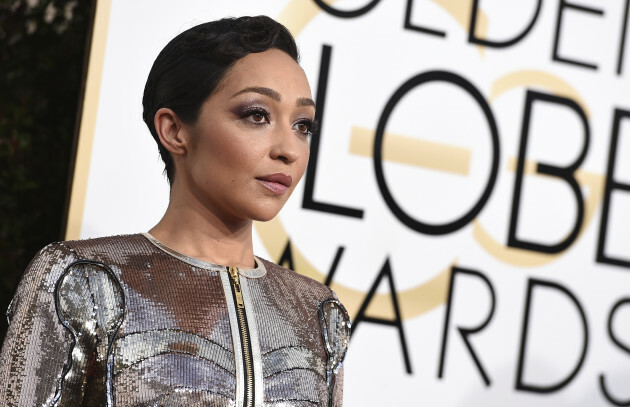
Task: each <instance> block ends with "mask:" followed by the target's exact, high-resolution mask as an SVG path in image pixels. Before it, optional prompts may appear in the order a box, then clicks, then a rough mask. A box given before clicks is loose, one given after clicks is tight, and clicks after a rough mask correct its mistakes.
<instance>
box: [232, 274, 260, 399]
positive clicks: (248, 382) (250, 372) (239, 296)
mask: <svg viewBox="0 0 630 407" xmlns="http://www.w3.org/2000/svg"><path fill="white" fill-rule="evenodd" d="M228 272H229V273H230V278H231V279H232V288H233V290H234V297H235V298H236V315H237V316H238V329H239V332H240V335H241V350H242V352H243V361H244V364H245V394H244V396H243V398H244V405H245V406H246V407H254V366H253V363H252V345H251V341H250V338H249V330H248V329H247V318H246V316H245V302H244V301H243V291H242V290H241V278H240V277H239V274H238V268H237V267H229V268H228Z"/></svg>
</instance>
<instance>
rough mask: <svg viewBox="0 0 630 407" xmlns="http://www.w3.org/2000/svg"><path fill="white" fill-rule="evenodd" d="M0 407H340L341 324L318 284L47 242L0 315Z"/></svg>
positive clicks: (150, 249) (136, 250)
mask: <svg viewBox="0 0 630 407" xmlns="http://www.w3.org/2000/svg"><path fill="white" fill-rule="evenodd" d="M7 316H8V318H9V330H8V332H7V336H6V339H5V341H4V344H3V346H2V351H1V353H0V405H1V406H7V407H8V406H42V405H44V406H114V405H115V406H246V407H249V406H270V407H271V406H274V407H284V406H287V407H289V406H300V407H301V406H305V407H306V406H308V407H311V406H326V407H328V406H341V398H342V369H341V362H342V361H343V358H344V355H345V352H346V349H347V344H348V340H349V332H350V322H349V319H348V315H347V313H346V311H345V309H344V308H343V306H342V305H341V304H340V303H339V301H338V300H337V299H336V297H335V295H334V294H333V292H332V291H331V290H330V289H329V288H328V287H326V286H324V285H322V284H320V283H317V282H315V281H313V280H311V279H309V278H307V277H304V276H301V275H299V274H297V273H295V272H293V271H290V270H287V269H285V268H282V267H280V266H278V265H275V264H273V263H271V262H268V261H265V260H262V259H258V258H256V268H254V269H251V270H243V269H237V268H231V267H225V266H220V265H217V264H211V263H207V262H203V261H201V260H197V259H194V258H191V257H188V256H185V255H183V254H181V253H177V252H175V251H173V250H171V249H169V248H167V247H165V246H163V245H162V244H161V243H160V242H158V241H157V240H155V239H154V238H153V237H152V236H150V235H148V234H144V235H143V234H137V235H128V236H116V237H106V238H99V239H90V240H80V241H73V242H61V243H54V244H51V245H49V246H47V247H46V248H44V249H43V250H42V251H41V252H40V253H39V254H38V255H37V256H36V257H35V259H33V261H32V262H31V264H30V265H29V267H28V269H27V270H26V272H25V274H24V276H23V278H22V281H21V283H20V286H19V288H18V291H17V293H16V295H15V297H14V299H13V301H12V303H11V306H10V307H9V310H8V312H7Z"/></svg>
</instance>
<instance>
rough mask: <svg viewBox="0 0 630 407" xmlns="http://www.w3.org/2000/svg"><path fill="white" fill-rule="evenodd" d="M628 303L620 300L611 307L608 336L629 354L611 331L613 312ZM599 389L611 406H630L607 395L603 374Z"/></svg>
mask: <svg viewBox="0 0 630 407" xmlns="http://www.w3.org/2000/svg"><path fill="white" fill-rule="evenodd" d="M629 303H630V298H622V299H621V300H619V301H617V302H616V303H615V305H614V306H613V309H612V311H610V315H609V316H608V335H610V339H611V340H612V341H613V342H614V343H615V345H617V346H619V347H620V348H621V349H623V350H625V351H626V352H627V353H630V347H628V346H626V345H624V344H623V343H621V342H620V341H619V340H618V339H617V338H615V334H614V333H613V329H612V321H613V317H614V315H615V312H617V308H619V307H621V306H622V305H625V304H629ZM599 387H600V388H601V389H602V393H604V397H606V400H608V401H610V402H611V403H612V404H614V405H616V406H630V399H629V400H625V401H619V400H617V399H615V398H613V396H611V395H610V393H608V390H606V383H605V382H604V375H603V374H601V375H599Z"/></svg>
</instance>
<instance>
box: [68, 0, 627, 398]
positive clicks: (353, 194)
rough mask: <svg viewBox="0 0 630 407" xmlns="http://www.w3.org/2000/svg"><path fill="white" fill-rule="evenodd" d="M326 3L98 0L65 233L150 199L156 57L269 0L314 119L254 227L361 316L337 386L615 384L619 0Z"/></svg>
mask: <svg viewBox="0 0 630 407" xmlns="http://www.w3.org/2000/svg"><path fill="white" fill-rule="evenodd" d="M327 3H328V4H330V6H329V7H333V8H334V9H333V10H328V11H326V10H322V8H321V7H320V6H319V5H318V4H316V2H315V1H313V0H273V1H271V0H270V1H254V0H231V1H208V0H186V1H177V2H174V1H166V0H160V1H157V0H144V1H140V0H135V1H124V0H109V1H106V0H99V1H98V13H97V24H96V27H95V34H94V39H93V47H92V54H91V58H90V67H89V78H88V89H87V93H86V99H85V106H84V112H83V122H82V129H81V134H80V145H79V155H78V157H77V169H76V174H75V183H74V186H73V195H72V203H71V208H70V220H69V224H68V238H78V237H81V238H86V237H94V236H102V235H110V234H121V233H135V232H139V231H146V230H148V229H149V228H150V227H151V226H152V225H154V224H155V223H156V222H157V221H158V220H159V218H160V217H161V214H162V213H163V211H164V209H165V208H166V204H167V199H168V186H167V182H166V180H165V178H164V177H163V175H162V169H163V166H162V164H161V162H160V161H159V155H158V152H157V148H156V146H155V143H154V141H153V139H152V138H151V136H150V134H149V132H148V130H147V129H146V127H145V125H144V123H143V122H142V118H141V112H142V107H141V99H142V92H143V87H144V83H145V81H146V77H147V74H148V71H149V69H150V67H151V64H152V62H153V60H154V59H155V57H156V56H157V54H158V52H159V51H160V50H161V49H162V47H163V46H164V45H165V44H166V43H167V42H168V41H169V40H170V39H171V38H172V37H174V36H175V35H177V34H178V33H180V32H181V31H183V30H185V29H187V28H189V27H191V26H193V25H196V24H198V23H201V22H205V21H208V20H213V19H217V18H220V17H224V16H239V15H256V14H266V15H269V16H271V17H274V18H276V19H278V20H279V21H281V22H282V23H284V24H285V25H287V26H288V27H289V28H290V29H291V31H292V32H293V33H294V35H295V36H296V39H297V42H298V45H299V48H300V51H301V55H302V66H303V68H304V69H305V71H306V73H307V76H308V78H309V81H310V83H311V87H312V90H313V96H314V97H317V98H318V104H319V105H320V111H319V114H320V115H322V117H321V119H322V129H321V135H320V137H319V139H318V140H314V141H315V143H318V145H317V146H316V145H312V161H313V159H314V160H315V164H316V168H309V171H310V172H311V180H310V182H305V181H302V184H301V185H300V186H298V188H297V190H296V191H295V193H294V195H293V197H292V198H291V199H290V200H289V203H288V204H287V206H286V207H285V209H284V210H283V212H282V213H281V214H280V215H279V216H278V217H277V218H276V219H274V220H273V221H271V222H269V223H267V224H259V225H257V226H256V236H255V245H256V247H255V248H256V252H257V253H258V254H259V255H261V256H262V257H267V258H270V259H272V260H274V261H279V260H280V259H281V258H283V259H284V260H285V262H284V264H285V265H292V266H293V267H294V268H295V269H296V271H298V272H300V273H303V274H307V275H310V276H312V277H314V278H316V279H319V280H320V281H324V280H325V279H326V276H327V275H328V274H329V272H330V271H331V270H333V273H332V288H333V289H334V290H335V291H336V292H337V293H338V294H339V296H340V298H341V300H342V301H343V302H344V303H345V304H346V306H347V308H348V310H349V312H350V314H351V316H353V317H354V318H355V319H356V320H355V326H356V327H357V329H356V331H355V332H354V336H353V339H352V341H351V348H350V352H349V354H348V357H347V359H346V371H345V374H346V379H345V405H346V406H351V407H357V406H390V405H414V406H415V405H418V406H420V405H422V406H438V405H439V406H465V405H478V406H530V405H536V406H554V407H555V406H585V407H586V406H588V407H591V406H611V405H630V404H628V403H627V402H626V401H627V400H630V390H629V388H628V385H627V383H628V381H629V380H630V186H629V185H630V160H629V159H628V157H630V139H629V136H630V128H629V127H628V123H630V100H629V98H630V96H629V95H630V84H629V81H628V77H629V75H630V74H629V73H627V71H629V70H630V66H629V65H630V58H627V57H625V56H624V55H627V54H628V53H627V52H625V46H626V45H625V41H624V40H623V38H624V36H625V33H624V31H625V22H626V20H627V9H626V8H627V6H628V0H625V1H624V0H598V1H594V0H591V1H590V3H589V4H587V3H586V2H580V4H579V5H577V3H567V2H563V1H560V0H552V1H544V2H543V1H542V0H540V1H537V0H518V1H516V0H515V1H510V2H506V1H500V0H480V1H468V0H466V1H465V0H460V1H447V0H417V1H414V0H407V1H406V0H380V1H379V0H374V1H366V0H339V1H335V2H330V1H329V2H327ZM370 4H373V5H374V7H373V8H367V9H365V8H364V7H366V6H367V5H370ZM362 8H364V9H363V10H361V9H362ZM335 10H338V11H341V12H342V13H341V14H344V16H339V15H333V13H335ZM352 11H355V12H354V13H352ZM473 11H476V18H475V30H474V32H472V30H471V13H472V12H473ZM348 13H349V14H348ZM336 14H340V13H336ZM484 40H485V41H487V42H489V43H491V44H488V43H486V44H485V45H484V44H482V43H483V42H484ZM498 43H503V45H502V46H497V44H498ZM322 66H325V67H328V70H327V75H326V74H325V70H322V69H321V68H322ZM324 97H325V100H324ZM587 133H588V134H589V137H587V136H586V134H587ZM375 135H376V137H375ZM615 140H617V141H616V142H615ZM375 146H376V149H375ZM613 157H614V158H616V161H615V163H614V164H615V165H614V166H611V165H609V164H610V160H611V158H613ZM311 165H313V163H311ZM545 165H546V167H545ZM561 168H565V169H564V170H562V169H561ZM545 172H546V173H547V175H544V174H541V173H545ZM519 174H520V175H519ZM607 177H608V178H607ZM571 182H574V187H573V189H572V187H571V185H570V184H571ZM307 184H308V185H307ZM607 188H608V189H607ZM484 191H485V192H484ZM580 202H583V212H581V211H580V204H579V203H580ZM605 207H607V208H605ZM289 239H290V245H289V247H288V250H285V249H287V244H288V242H289ZM563 241H564V242H565V245H564V247H560V248H559V249H561V250H559V249H558V248H556V249H554V247H555V246H557V245H558V244H561V242H563ZM283 253H284V256H283ZM287 254H290V255H287ZM333 265H335V266H333ZM382 271H383V272H384V273H385V274H381V272H382ZM379 276H381V277H382V279H380V282H379V281H377V280H378V277H379ZM377 282H378V283H379V284H378V285H377V290H376V294H375V295H374V296H373V297H369V296H368V293H369V291H370V288H371V287H373V286H374V285H375V284H376V283H377ZM392 282H393V284H390V283H392ZM362 305H366V307H367V309H366V310H365V312H364V313H359V311H360V309H361V306H362ZM396 306H397V308H398V310H399V313H397V312H396ZM360 314H361V315H360ZM357 317H358V318H357ZM383 320H388V321H393V322H392V323H382V321H383ZM379 321H380V323H379ZM486 322H487V323H486ZM403 338H404V344H403V342H402V339H403ZM405 354H406V355H407V357H406V358H405ZM624 403H626V404H624Z"/></svg>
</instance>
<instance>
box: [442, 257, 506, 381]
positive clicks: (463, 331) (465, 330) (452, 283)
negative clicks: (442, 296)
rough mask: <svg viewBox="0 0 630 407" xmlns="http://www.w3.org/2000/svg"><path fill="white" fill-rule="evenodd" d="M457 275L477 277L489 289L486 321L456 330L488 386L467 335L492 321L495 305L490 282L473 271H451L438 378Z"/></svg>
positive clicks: (453, 269)
mask: <svg viewBox="0 0 630 407" xmlns="http://www.w3.org/2000/svg"><path fill="white" fill-rule="evenodd" d="M457 273H464V274H469V275H472V276H477V277H479V278H480V279H482V280H483V281H484V282H485V283H486V285H487V286H488V288H489V289H490V297H491V298H492V302H491V304H492V305H491V307H490V313H489V314H488V317H487V318H486V320H485V321H484V322H483V323H482V324H481V325H479V326H478V327H476V328H460V327H458V328H457V330H458V331H459V333H460V335H461V336H462V339H463V340H464V344H465V345H466V348H468V352H470V355H471V356H472V358H473V361H474V362H475V365H476V366H477V369H478V370H479V373H481V377H482V378H483V381H484V383H485V384H486V386H490V378H489V377H488V374H487V373H486V371H485V370H484V369H483V366H482V365H481V362H480V361H479V358H478V357H477V354H476V353H475V350H474V349H473V347H472V345H471V344H470V341H469V340H468V335H471V334H474V333H477V332H479V331H481V330H483V329H484V328H485V327H486V325H488V323H489V322H490V320H491V319H492V316H493V315H494V307H495V304H496V297H495V295H494V288H493V287H492V284H491V283H490V280H488V278H487V277H486V276H484V275H483V274H481V273H480V272H478V271H474V270H466V269H462V268H459V267H453V268H452V269H451V281H450V283H449V288H448V300H447V303H446V317H445V318H444V330H443V331H442V351H441V352H440V368H439V370H438V378H439V379H441V378H442V374H443V372H444V359H445V358H446V342H447V338H448V323H449V321H450V319H451V304H452V303H453V287H455V274H457Z"/></svg>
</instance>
